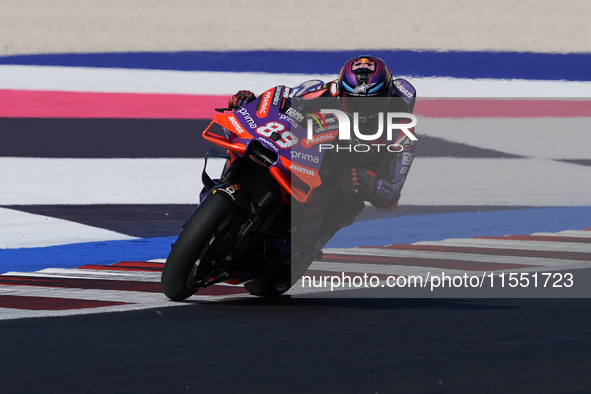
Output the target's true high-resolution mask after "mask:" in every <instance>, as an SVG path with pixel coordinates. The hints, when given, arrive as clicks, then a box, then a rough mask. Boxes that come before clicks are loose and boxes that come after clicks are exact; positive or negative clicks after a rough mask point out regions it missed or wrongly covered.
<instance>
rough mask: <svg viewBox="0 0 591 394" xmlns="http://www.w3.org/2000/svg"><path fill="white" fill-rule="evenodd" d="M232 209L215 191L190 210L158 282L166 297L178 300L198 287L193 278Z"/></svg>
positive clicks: (225, 223) (226, 222) (203, 263)
mask: <svg viewBox="0 0 591 394" xmlns="http://www.w3.org/2000/svg"><path fill="white" fill-rule="evenodd" d="M236 212H237V208H236V206H235V205H234V204H232V203H231V202H230V201H228V200H227V199H226V198H225V197H223V196H222V195H220V194H217V193H215V194H211V195H209V196H208V197H207V198H206V199H205V200H203V202H202V203H201V205H199V207H197V209H196V210H195V212H193V215H191V217H190V218H189V220H188V221H187V223H185V224H184V225H183V227H182V229H181V233H180V235H179V237H178V239H177V241H176V242H175V243H174V244H173V245H172V250H171V251H170V254H169V255H168V258H167V259H166V263H165V264H164V270H163V271H162V276H161V279H160V283H161V286H162V291H163V293H164V294H165V295H166V296H167V297H168V298H170V299H171V300H173V301H182V300H184V299H186V298H189V297H190V296H192V295H193V294H194V293H195V292H196V291H197V290H198V289H199V286H196V280H195V279H196V276H199V273H200V271H203V270H204V267H203V265H206V264H208V263H209V261H203V260H207V259H206V258H205V255H207V253H206V252H207V251H208V248H209V247H210V246H212V244H213V243H214V241H215V239H216V237H217V235H218V234H223V230H224V229H225V228H227V225H228V224H229V223H231V221H232V218H233V217H234V216H235V214H236ZM198 279H201V278H198Z"/></svg>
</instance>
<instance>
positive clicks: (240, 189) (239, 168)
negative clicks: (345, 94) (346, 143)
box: [161, 86, 363, 301]
mask: <svg viewBox="0 0 591 394" xmlns="http://www.w3.org/2000/svg"><path fill="white" fill-rule="evenodd" d="M292 97H293V90H292V89H290V88H288V87H285V86H276V87H273V88H271V89H269V90H267V91H265V92H264V93H263V94H262V95H260V96H259V98H258V99H256V100H255V101H253V102H251V103H249V104H247V105H245V106H243V107H241V108H239V109H236V110H234V111H232V112H231V113H225V112H226V111H228V110H230V109H229V108H225V109H217V110H218V112H221V113H219V114H217V115H216V116H215V117H214V119H213V121H212V122H211V123H210V124H209V126H208V127H207V128H206V129H205V130H204V131H203V134H202V136H203V138H204V139H205V140H207V141H209V142H212V143H213V144H215V145H217V146H219V147H221V148H224V150H225V152H221V151H216V150H210V151H209V152H208V154H207V155H206V159H205V166H204V169H203V173H202V181H203V185H204V192H202V194H203V195H204V198H203V199H202V201H201V203H200V204H199V205H198V207H197V208H196V210H195V211H194V212H193V214H192V215H191V216H190V217H189V219H188V220H187V221H186V222H185V223H184V224H183V226H182V227H181V232H180V235H179V236H178V239H177V240H176V242H175V243H174V244H173V245H172V248H171V251H170V254H169V256H168V258H167V259H166V263H165V265H164V270H163V272H162V277H161V285H162V290H163V292H164V294H165V295H166V296H167V297H168V298H170V299H171V300H174V301H181V300H184V299H186V298H188V297H190V296H191V295H193V294H194V293H195V292H197V291H198V290H200V289H203V288H205V287H208V286H211V285H213V284H216V283H220V282H226V283H230V284H243V285H244V287H245V288H246V290H247V291H248V292H249V293H250V294H253V295H257V296H277V295H280V294H283V293H285V292H286V291H287V290H289V289H290V288H291V287H292V285H293V284H294V283H295V282H296V281H297V280H298V279H299V277H301V275H303V274H304V272H305V271H306V270H307V269H308V267H309V266H310V264H311V263H312V261H313V260H314V258H315V257H317V256H318V255H319V253H321V249H322V247H323V246H324V244H326V242H328V240H329V239H330V237H332V235H334V232H335V231H336V230H334V228H332V227H330V226H329V225H328V224H327V221H326V220H325V219H326V217H327V213H329V212H330V210H331V209H341V208H342V207H350V206H351V204H353V205H355V206H357V207H360V205H359V204H361V209H363V208H362V206H363V202H362V201H353V200H352V199H353V197H352V196H351V195H347V194H346V193H343V189H342V183H341V182H340V180H339V178H338V176H336V175H335V174H336V170H335V166H336V164H335V163H334V162H332V161H331V159H330V155H326V152H323V151H320V150H319V149H311V148H312V147H317V146H316V145H318V144H319V143H321V142H324V141H330V140H331V139H335V138H337V135H338V130H337V129H338V125H337V122H334V119H332V120H333V121H331V120H330V119H326V116H320V114H318V113H315V112H314V111H313V110H306V109H305V108H296V106H293V105H292ZM308 119H313V121H314V126H313V128H314V134H313V138H312V139H308V138H307V134H306V133H307V128H308V127H309V126H308V123H307V121H308ZM325 156H326V157H325ZM212 157H215V158H224V159H225V160H226V162H225V163H226V164H225V167H224V170H223V173H222V174H221V176H220V178H219V179H217V180H213V179H212V178H211V177H210V176H209V175H208V174H207V159H208V158H212ZM327 157H328V158H327Z"/></svg>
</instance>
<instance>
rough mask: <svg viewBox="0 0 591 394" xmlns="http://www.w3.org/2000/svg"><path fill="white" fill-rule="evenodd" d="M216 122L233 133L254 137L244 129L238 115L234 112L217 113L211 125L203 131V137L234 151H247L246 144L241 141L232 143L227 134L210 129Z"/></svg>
mask: <svg viewBox="0 0 591 394" xmlns="http://www.w3.org/2000/svg"><path fill="white" fill-rule="evenodd" d="M215 123H217V124H219V125H220V126H222V127H223V128H224V129H226V130H228V131H230V132H231V133H234V134H236V135H237V136H238V137H240V138H243V139H252V138H253V136H252V135H251V134H250V133H249V132H247V131H246V130H244V128H243V127H242V126H241V125H240V123H238V120H237V119H236V116H234V115H233V114H217V115H216V116H215V118H213V121H212V122H211V123H210V124H209V126H207V128H206V129H205V130H204V131H203V138H205V139H206V140H208V141H210V142H213V143H214V144H216V145H219V146H222V147H224V148H226V149H228V150H230V151H232V152H236V153H238V154H241V155H243V154H244V152H246V145H244V144H241V143H239V142H234V143H232V142H230V141H229V140H228V138H226V136H222V135H217V134H214V133H212V132H210V131H209V129H210V128H211V126H213V125H214V124H215Z"/></svg>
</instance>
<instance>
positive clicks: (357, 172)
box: [339, 168, 376, 198]
mask: <svg viewBox="0 0 591 394" xmlns="http://www.w3.org/2000/svg"><path fill="white" fill-rule="evenodd" d="M339 178H341V181H342V182H343V187H344V189H345V190H350V191H352V192H354V193H355V194H357V195H358V196H359V197H361V198H366V197H369V196H371V195H372V194H373V193H374V192H375V189H376V181H375V179H374V178H373V177H372V176H371V175H369V174H368V173H367V171H365V170H363V169H360V168H343V169H342V170H341V171H340V172H339Z"/></svg>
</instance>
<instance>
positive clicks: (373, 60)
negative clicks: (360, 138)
mask: <svg viewBox="0 0 591 394" xmlns="http://www.w3.org/2000/svg"><path fill="white" fill-rule="evenodd" d="M391 82H392V72H391V71H390V69H389V68H388V66H386V63H385V62H384V61H383V60H382V59H380V58H378V57H375V56H356V57H354V58H351V59H349V60H347V61H346V62H345V65H344V66H343V68H342V69H341V72H340V74H339V78H338V79H337V81H336V83H337V85H338V96H340V97H341V100H342V102H341V106H342V108H343V109H344V110H345V112H347V113H348V114H349V116H353V114H354V113H357V114H358V116H359V121H360V124H361V125H362V126H363V128H366V129H371V128H374V126H375V125H376V123H377V119H378V113H379V112H386V111H387V110H388V109H389V108H390V105H391V103H390V83H391Z"/></svg>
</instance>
